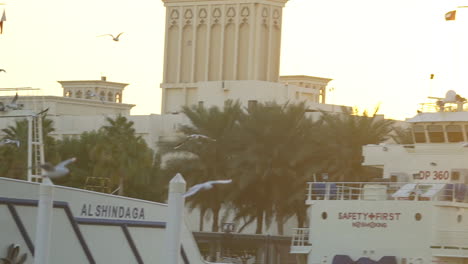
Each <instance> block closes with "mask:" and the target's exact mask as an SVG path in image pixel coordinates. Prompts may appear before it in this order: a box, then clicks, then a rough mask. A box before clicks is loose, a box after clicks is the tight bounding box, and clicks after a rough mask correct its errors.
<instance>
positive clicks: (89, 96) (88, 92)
mask: <svg viewBox="0 0 468 264" xmlns="http://www.w3.org/2000/svg"><path fill="white" fill-rule="evenodd" d="M86 99H91V91H90V90H88V91H86Z"/></svg>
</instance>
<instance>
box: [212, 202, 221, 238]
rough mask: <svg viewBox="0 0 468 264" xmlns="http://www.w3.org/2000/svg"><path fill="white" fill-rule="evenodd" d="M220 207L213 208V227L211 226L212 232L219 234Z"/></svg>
mask: <svg viewBox="0 0 468 264" xmlns="http://www.w3.org/2000/svg"><path fill="white" fill-rule="evenodd" d="M219 210H220V208H219V206H216V208H213V225H212V226H211V231H212V232H218V231H219Z"/></svg>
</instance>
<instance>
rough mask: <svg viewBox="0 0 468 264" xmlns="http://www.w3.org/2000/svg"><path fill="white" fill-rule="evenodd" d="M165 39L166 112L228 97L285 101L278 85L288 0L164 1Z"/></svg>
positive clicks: (284, 92)
mask: <svg viewBox="0 0 468 264" xmlns="http://www.w3.org/2000/svg"><path fill="white" fill-rule="evenodd" d="M163 2H164V4H165V6H166V41H165V57H164V78H163V83H162V84H161V88H162V111H161V114H165V113H170V112H177V111H179V110H180V107H181V106H183V105H193V104H206V106H209V105H218V106H221V105H222V104H223V103H224V101H225V100H227V99H239V100H240V101H241V103H243V104H244V105H247V104H248V102H249V101H271V100H276V101H277V102H282V101H286V100H288V99H290V97H291V96H290V91H289V90H290V89H288V87H287V86H285V85H284V84H280V83H278V80H279V66H280V44H281V24H282V9H283V7H284V5H285V3H286V2H287V0H201V1H200V0H198V1H196V0H163Z"/></svg>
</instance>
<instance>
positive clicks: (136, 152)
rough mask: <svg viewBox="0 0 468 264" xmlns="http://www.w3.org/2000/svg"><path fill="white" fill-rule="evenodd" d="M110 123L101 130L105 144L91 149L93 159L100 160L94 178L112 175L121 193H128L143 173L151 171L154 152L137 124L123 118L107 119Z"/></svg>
mask: <svg viewBox="0 0 468 264" xmlns="http://www.w3.org/2000/svg"><path fill="white" fill-rule="evenodd" d="M106 121H107V122H108V123H109V124H108V125H106V126H103V127H102V128H101V130H100V133H102V137H101V141H100V142H99V143H98V144H96V145H95V147H94V148H93V149H92V150H91V153H90V155H91V158H93V159H95V160H96V161H97V163H96V166H95V167H94V169H93V175H95V176H102V175H109V177H110V179H111V182H112V183H113V184H114V185H116V186H117V188H118V190H119V191H118V194H119V195H124V194H126V190H125V186H126V185H129V184H130V182H131V180H132V181H133V180H135V178H134V177H135V175H137V174H138V173H137V172H139V171H140V172H141V170H143V169H146V170H151V166H152V162H153V153H152V151H151V150H150V149H149V148H148V146H147V145H146V142H145V141H144V140H143V139H142V138H141V137H140V136H137V135H136V134H135V129H134V128H133V122H132V121H128V120H127V118H126V117H124V116H122V115H119V116H117V117H116V118H115V119H112V118H109V117H108V118H106Z"/></svg>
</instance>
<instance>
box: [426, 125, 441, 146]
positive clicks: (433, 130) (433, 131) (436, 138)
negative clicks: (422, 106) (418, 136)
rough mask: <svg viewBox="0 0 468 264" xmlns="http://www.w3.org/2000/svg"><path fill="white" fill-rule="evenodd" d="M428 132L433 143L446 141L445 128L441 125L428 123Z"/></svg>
mask: <svg viewBox="0 0 468 264" xmlns="http://www.w3.org/2000/svg"><path fill="white" fill-rule="evenodd" d="M427 132H428V134H429V141H430V142H431V143H443V142H444V141H445V139H444V130H443V127H442V126H441V125H428V126H427Z"/></svg>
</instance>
